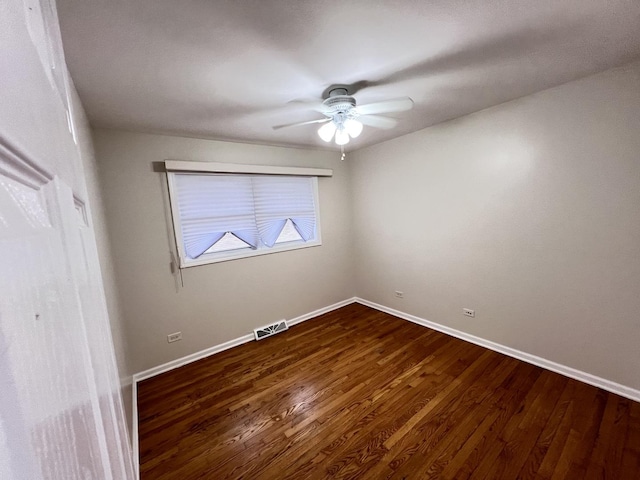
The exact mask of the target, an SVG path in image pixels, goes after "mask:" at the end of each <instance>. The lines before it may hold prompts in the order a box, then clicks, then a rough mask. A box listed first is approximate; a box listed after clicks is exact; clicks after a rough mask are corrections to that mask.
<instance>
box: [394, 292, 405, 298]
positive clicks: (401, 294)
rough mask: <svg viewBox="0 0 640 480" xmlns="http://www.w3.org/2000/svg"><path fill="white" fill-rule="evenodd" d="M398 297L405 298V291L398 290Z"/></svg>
mask: <svg viewBox="0 0 640 480" xmlns="http://www.w3.org/2000/svg"><path fill="white" fill-rule="evenodd" d="M396 297H398V298H404V292H401V291H400V290H396Z"/></svg>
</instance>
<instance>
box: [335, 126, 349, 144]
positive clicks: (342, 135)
mask: <svg viewBox="0 0 640 480" xmlns="http://www.w3.org/2000/svg"><path fill="white" fill-rule="evenodd" d="M347 143H349V134H348V133H347V131H346V130H343V129H340V130H338V131H337V132H336V145H346V144H347Z"/></svg>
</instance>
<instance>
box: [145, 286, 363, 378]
mask: <svg viewBox="0 0 640 480" xmlns="http://www.w3.org/2000/svg"><path fill="white" fill-rule="evenodd" d="M355 301H356V299H355V297H353V298H348V299H346V300H342V301H341V302H338V303H334V304H333V305H329V306H327V307H323V308H319V309H318V310H314V311H313V312H309V313H305V314H304V315H300V316H299V317H295V318H292V319H291V320H287V325H288V326H290V327H292V326H293V325H297V324H299V323H302V322H304V321H306V320H310V319H312V318H314V317H318V316H320V315H323V314H325V313H328V312H331V311H333V310H337V309H338V308H342V307H344V306H345V305H349V304H351V303H354V302H355ZM254 338H255V337H254V335H253V333H248V334H246V335H243V336H242V337H238V338H234V339H233V340H229V341H228V342H224V343H221V344H220V345H214V346H213V347H209V348H205V349H204V350H200V351H199V352H195V353H192V354H191V355H187V356H186V357H182V358H178V359H176V360H172V361H170V362H167V363H163V364H162V365H158V366H157V367H153V368H150V369H148V370H144V371H143V372H139V373H136V374H134V375H133V383H134V384H135V383H137V382H141V381H142V380H146V379H148V378H151V377H155V376H156V375H160V374H161V373H165V372H168V371H170V370H173V369H175V368H179V367H182V366H183V365H187V364H189V363H192V362H195V361H197V360H202V359H203V358H207V357H210V356H211V355H214V354H216V353H220V352H224V351H225V350H228V349H230V348H233V347H237V346H238V345H242V344H243V343H247V342H250V341H251V340H253V339H254Z"/></svg>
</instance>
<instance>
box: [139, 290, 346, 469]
mask: <svg viewBox="0 0 640 480" xmlns="http://www.w3.org/2000/svg"><path fill="white" fill-rule="evenodd" d="M355 302H356V298H355V297H352V298H348V299H346V300H342V301H341V302H338V303H334V304H333V305H329V306H327V307H323V308H319V309H318V310H314V311H313V312H309V313H305V314H304V315H300V316H299V317H295V318H292V319H291V320H287V325H288V326H290V327H291V326H293V325H297V324H299V323H302V322H304V321H306V320H310V319H312V318H315V317H319V316H320V315H323V314H325V313H329V312H331V311H333V310H337V309H338V308H342V307H344V306H346V305H350V304H352V303H355ZM254 338H255V337H254V336H253V334H252V333H248V334H247V335H243V336H242V337H238V338H234V339H233V340H229V341H228V342H224V343H221V344H220V345H215V346H213V347H209V348H206V349H204V350H200V351H199V352H196V353H192V354H191V355H187V356H186V357H182V358H178V359H176V360H172V361H170V362H167V363H164V364H162V365H158V366H157V367H153V368H150V369H148V370H144V371H142V372H139V373H136V374H134V375H133V377H132V379H131V380H132V397H133V408H132V413H133V425H132V427H133V432H132V433H133V435H132V436H133V460H134V462H135V465H134V466H135V474H136V478H140V451H139V446H138V382H141V381H142V380H146V379H148V378H151V377H155V376H156V375H160V374H161V373H165V372H168V371H170V370H173V369H175V368H179V367H182V366H183V365H187V364H189V363H192V362H195V361H197V360H201V359H203V358H207V357H210V356H211V355H214V354H216V353H220V352H223V351H225V350H228V349H230V348H233V347H237V346H238V345H242V344H243V343H248V342H250V341H251V340H253V339H254Z"/></svg>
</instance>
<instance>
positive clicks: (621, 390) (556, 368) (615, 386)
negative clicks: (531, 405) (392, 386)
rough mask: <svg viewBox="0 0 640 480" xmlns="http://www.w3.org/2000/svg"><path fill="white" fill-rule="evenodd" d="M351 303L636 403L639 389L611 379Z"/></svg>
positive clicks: (385, 309)
mask: <svg viewBox="0 0 640 480" xmlns="http://www.w3.org/2000/svg"><path fill="white" fill-rule="evenodd" d="M355 301H356V302H357V303H360V304H362V305H366V306H367V307H371V308H375V309H376V310H380V311H381V312H385V313H388V314H389V315H393V316H394V317H399V318H402V319H404V320H408V321H410V322H412V323H416V324H418V325H422V326H423V327H427V328H431V329H433V330H437V331H438V332H442V333H445V334H447V335H451V336H452V337H456V338H459V339H461V340H465V341H467V342H470V343H473V344H475V345H479V346H481V347H485V348H488V349H489V350H493V351H495V352H498V353H503V354H505V355H508V356H510V357H513V358H517V359H518V360H522V361H523V362H527V363H531V364H533V365H537V366H538V367H542V368H545V369H547V370H551V371H552V372H556V373H559V374H560V375H564V376H566V377H569V378H573V379H575V380H579V381H581V382H584V383H587V384H589V385H593V386H594V387H598V388H602V389H603V390H607V391H608V392H612V393H615V394H618V395H620V396H621V397H625V398H628V399H630V400H634V401H636V402H640V390H637V389H635V388H631V387H627V386H626V385H621V384H619V383H616V382H612V381H611V380H607V379H605V378H601V377H597V376H595V375H592V374H590V373H587V372H583V371H581V370H576V369H575V368H572V367H567V366H566V365H562V364H559V363H556V362H552V361H551V360H547V359H544V358H541V357H537V356H535V355H531V354H530V353H526V352H522V351H520V350H516V349H515V348H511V347H507V346H505V345H501V344H499V343H495V342H492V341H490V340H485V339H484V338H480V337H476V336H475V335H470V334H468V333H465V332H461V331H460V330H456V329H455V328H450V327H447V326H444V325H440V324H438V323H434V322H430V321H429V320H425V319H424V318H420V317H416V316H415V315H411V314H409V313H405V312H401V311H400V310H395V309H393V308H389V307H385V306H384V305H380V304H378V303H374V302H370V301H369V300H365V299H363V298H359V297H356V298H355Z"/></svg>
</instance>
